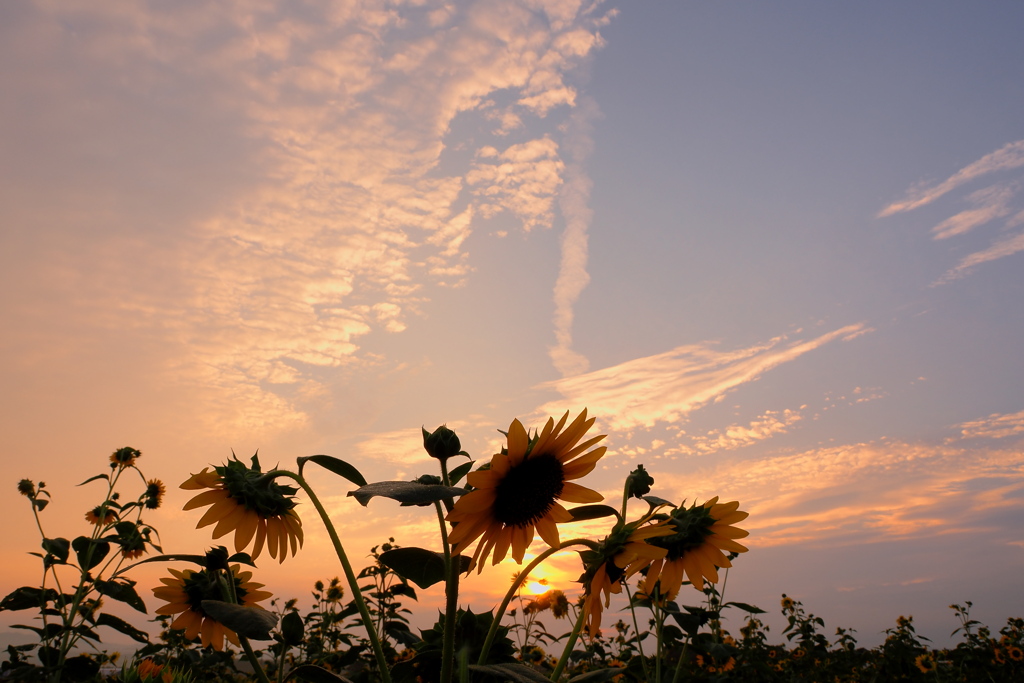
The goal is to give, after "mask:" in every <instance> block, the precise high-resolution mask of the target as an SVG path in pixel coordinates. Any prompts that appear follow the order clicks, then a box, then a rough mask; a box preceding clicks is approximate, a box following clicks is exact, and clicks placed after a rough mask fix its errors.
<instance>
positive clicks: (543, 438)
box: [447, 409, 607, 571]
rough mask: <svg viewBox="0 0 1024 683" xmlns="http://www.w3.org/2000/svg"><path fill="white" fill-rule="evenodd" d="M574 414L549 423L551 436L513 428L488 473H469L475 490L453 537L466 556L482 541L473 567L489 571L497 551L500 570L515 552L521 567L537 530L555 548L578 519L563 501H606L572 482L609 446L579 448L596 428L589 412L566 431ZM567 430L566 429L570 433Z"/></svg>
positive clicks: (461, 506)
mask: <svg viewBox="0 0 1024 683" xmlns="http://www.w3.org/2000/svg"><path fill="white" fill-rule="evenodd" d="M568 417H569V413H568V412H566V413H565V415H563V416H562V419H561V420H559V421H558V424H557V425H556V424H555V421H554V419H552V418H548V421H547V424H545V425H544V429H543V430H542V431H541V432H540V433H539V434H535V435H534V436H533V437H532V438H531V437H530V435H529V434H528V433H527V431H526V429H525V428H524V427H523V425H522V423H521V422H519V420H513V421H512V424H511V425H510V426H509V428H508V446H507V448H505V449H502V452H501V453H496V454H495V455H494V456H493V457H492V458H491V462H490V465H489V467H487V466H485V467H484V468H481V469H479V470H477V471H475V472H470V473H469V475H468V476H467V478H466V479H467V481H468V482H469V483H470V485H472V486H473V487H474V490H473V491H470V492H469V493H467V494H465V495H463V496H462V497H461V498H459V500H458V502H457V503H455V507H454V509H453V510H452V511H451V512H450V513H448V517H447V520H448V521H449V522H452V523H453V525H454V528H453V529H452V530H451V532H450V533H449V534H448V540H449V542H450V543H451V544H452V545H453V546H454V547H453V548H452V552H453V553H461V552H463V551H465V550H466V548H468V547H469V546H470V545H471V544H472V543H473V542H474V541H475V540H477V539H478V538H479V539H480V543H479V544H477V547H476V551H475V552H474V553H473V564H474V565H476V566H478V567H479V569H480V570H481V571H482V570H483V564H484V563H485V562H486V561H487V557H488V555H490V554H491V551H492V550H493V552H494V555H493V560H492V563H493V564H498V563H499V562H501V561H502V560H503V559H504V558H505V555H506V554H507V553H508V551H509V548H511V550H512V557H513V558H515V560H516V562H518V563H520V564H522V562H523V556H524V555H525V553H526V549H527V548H529V547H530V543H532V542H533V535H534V531H536V532H537V533H539V534H540V537H541V538H542V539H544V542H545V543H547V544H548V545H549V546H551V547H552V548H554V547H557V546H558V544H559V538H558V523H560V522H568V521H570V520H571V519H572V516H571V515H570V514H569V512H568V511H567V510H566V509H565V508H564V507H562V505H561V504H560V503H559V502H558V501H560V500H561V501H566V502H569V503H596V502H598V501H601V500H604V496H602V495H601V494H599V493H597V492H596V491H593V490H591V489H588V488H586V487H584V486H580V485H579V484H575V483H573V482H572V481H571V480H572V479H579V478H580V477H582V476H584V475H586V474H589V473H590V471H591V470H593V469H594V467H595V466H596V465H597V461H598V460H600V459H601V457H602V456H603V455H604V453H605V450H607V449H606V448H605V447H604V446H600V447H598V448H594V449H593V450H588V449H590V448H591V447H593V446H594V445H596V444H597V443H598V442H599V441H601V439H603V438H604V435H601V436H595V437H592V438H590V439H587V440H586V441H583V442H582V443H580V440H581V439H582V438H583V436H584V435H585V434H586V433H587V430H589V429H590V428H591V427H592V426H593V424H594V418H590V419H589V420H588V419H587V411H586V409H584V410H583V412H582V413H580V414H579V416H578V417H577V418H576V419H575V420H573V421H572V423H571V424H569V426H568V427H565V422H566V419H567V418H568ZM563 427H565V429H564V430H563Z"/></svg>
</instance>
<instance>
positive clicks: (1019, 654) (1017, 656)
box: [1006, 645, 1024, 662]
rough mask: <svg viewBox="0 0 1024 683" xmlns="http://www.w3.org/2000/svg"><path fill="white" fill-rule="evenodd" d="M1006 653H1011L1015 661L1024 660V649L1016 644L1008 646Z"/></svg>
mask: <svg viewBox="0 0 1024 683" xmlns="http://www.w3.org/2000/svg"><path fill="white" fill-rule="evenodd" d="M1006 654H1008V655H1010V659H1012V660H1013V661H1015V662H1019V661H1022V660H1024V650H1021V649H1020V648H1019V647H1017V646H1016V645H1011V646H1010V647H1008V648H1006Z"/></svg>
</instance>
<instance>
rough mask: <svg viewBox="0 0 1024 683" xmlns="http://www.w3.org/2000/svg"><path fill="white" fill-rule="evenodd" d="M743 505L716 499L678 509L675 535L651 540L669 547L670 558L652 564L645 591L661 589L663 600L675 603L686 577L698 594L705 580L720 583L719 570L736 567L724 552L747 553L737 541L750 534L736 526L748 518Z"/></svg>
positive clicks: (671, 521)
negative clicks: (743, 510) (721, 501)
mask: <svg viewBox="0 0 1024 683" xmlns="http://www.w3.org/2000/svg"><path fill="white" fill-rule="evenodd" d="M739 506H740V504H739V503H737V502H736V501H733V502H731V503H719V502H718V497H717V496H715V497H714V498H712V499H711V500H709V501H707V502H706V503H704V504H703V505H694V506H693V507H689V508H683V507H680V508H676V509H675V510H674V511H673V512H672V514H671V515H670V516H669V518H668V523H669V525H670V526H671V527H672V528H673V529H674V530H675V533H674V534H672V535H671V536H665V537H662V538H656V539H653V540H652V541H651V543H653V544H654V545H656V546H659V547H661V548H665V549H666V550H667V551H668V555H667V556H666V557H665V558H664V559H663V560H655V561H654V562H653V563H652V564H651V568H650V569H649V570H648V572H647V579H646V580H645V581H644V584H643V592H644V593H646V594H647V595H652V593H653V591H654V590H655V589H656V588H657V589H658V590H659V592H660V595H661V596H662V597H664V598H667V599H669V600H672V599H674V598H675V596H676V594H677V593H678V592H679V587H680V586H681V585H682V584H683V576H684V574H685V576H686V578H687V579H689V581H690V583H691V584H693V587H694V588H695V589H697V590H698V591H702V592H703V590H704V581H705V580H707V581H708V582H710V583H718V569H717V568H718V567H731V566H732V562H730V561H729V558H728V557H726V556H725V554H724V553H723V552H722V551H723V550H724V551H727V552H733V553H745V552H747V549H746V548H745V547H744V546H742V545H740V544H739V543H737V542H736V541H735V539H737V538H744V537H745V536H747V535H748V533H747V532H746V531H744V530H743V529H738V528H736V527H734V526H732V525H733V524H736V523H737V522H741V521H743V520H744V519H746V518H747V513H746V512H742V511H740V510H739Z"/></svg>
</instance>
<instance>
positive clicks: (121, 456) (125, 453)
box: [110, 446, 142, 469]
mask: <svg viewBox="0 0 1024 683" xmlns="http://www.w3.org/2000/svg"><path fill="white" fill-rule="evenodd" d="M141 456H142V451H140V450H138V449H137V448H132V447H131V446H125V447H124V448H118V449H117V450H116V451H114V452H113V453H111V454H110V466H111V467H120V468H122V469H123V468H125V467H131V466H132V465H134V464H135V461H136V460H138V459H139V457H141Z"/></svg>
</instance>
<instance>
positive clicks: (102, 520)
mask: <svg viewBox="0 0 1024 683" xmlns="http://www.w3.org/2000/svg"><path fill="white" fill-rule="evenodd" d="M85 521H87V522H89V524H95V525H96V526H106V525H107V524H113V523H114V522H116V521H117V513H116V512H114V511H113V510H111V509H110V508H108V507H106V506H105V505H97V506H96V507H94V508H93V509H92V510H89V511H88V512H86V513H85Z"/></svg>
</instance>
